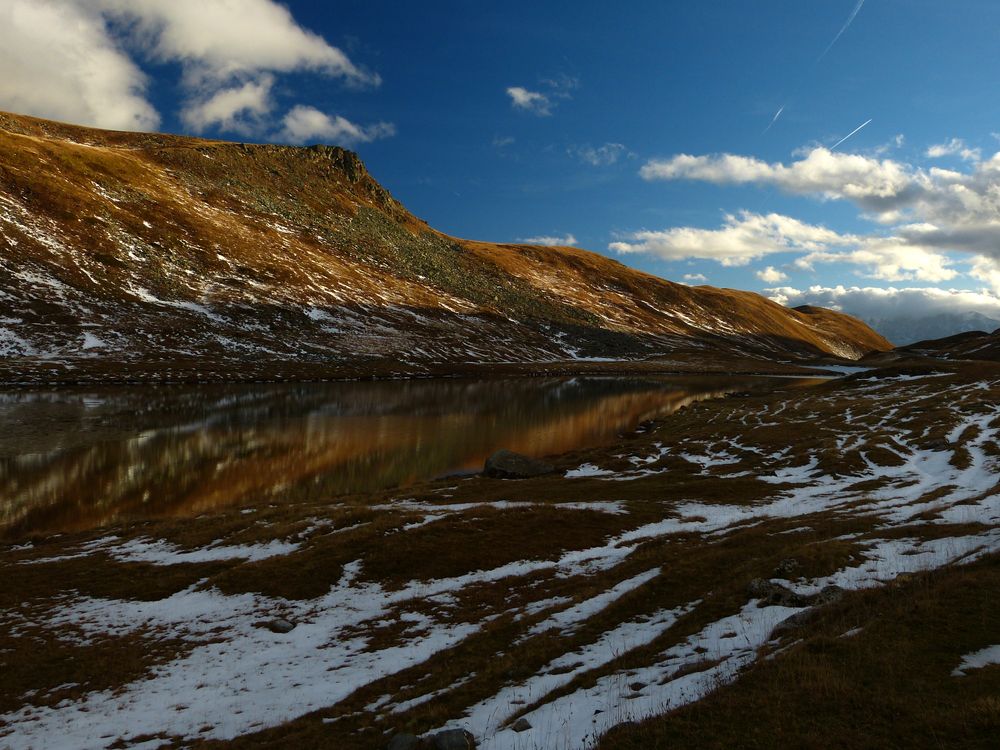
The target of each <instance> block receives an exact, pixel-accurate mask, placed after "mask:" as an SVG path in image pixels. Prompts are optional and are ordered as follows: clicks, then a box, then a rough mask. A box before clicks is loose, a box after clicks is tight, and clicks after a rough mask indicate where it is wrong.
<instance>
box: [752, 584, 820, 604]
mask: <svg viewBox="0 0 1000 750" xmlns="http://www.w3.org/2000/svg"><path fill="white" fill-rule="evenodd" d="M747 591H748V592H749V594H750V596H751V597H753V598H754V599H760V600H761V603H762V604H776V605H779V606H782V607H807V606H809V604H810V597H808V596H802V595H801V594H796V593H795V592H794V591H792V590H791V589H790V588H788V587H786V586H782V585H781V584H780V583H772V582H771V581H768V580H766V579H764V578H754V579H753V580H752V581H750V586H749V587H747Z"/></svg>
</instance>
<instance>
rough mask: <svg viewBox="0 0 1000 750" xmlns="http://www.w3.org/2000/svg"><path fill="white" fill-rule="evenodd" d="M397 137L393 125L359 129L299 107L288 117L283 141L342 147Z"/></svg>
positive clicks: (317, 111)
mask: <svg viewBox="0 0 1000 750" xmlns="http://www.w3.org/2000/svg"><path fill="white" fill-rule="evenodd" d="M395 134H396V127H395V126H394V125H393V124H392V123H388V122H379V123H375V124H373V125H368V126H363V125H356V124H355V123H353V122H351V121H350V120H348V119H346V118H344V117H341V116H340V115H333V116H331V115H328V114H326V113H325V112H321V111H320V110H318V109H316V108H315V107H308V106H305V105H302V104H300V105H298V106H296V107H293V108H292V110H291V111H290V112H289V113H288V114H287V115H285V118H284V120H283V127H282V130H281V134H280V135H281V137H282V138H283V139H284V140H287V141H289V142H291V143H307V142H310V141H323V142H325V143H333V144H336V145H338V146H353V145H355V144H358V143H370V142H371V141H375V140H378V139H380V138H388V137H390V136H393V135H395Z"/></svg>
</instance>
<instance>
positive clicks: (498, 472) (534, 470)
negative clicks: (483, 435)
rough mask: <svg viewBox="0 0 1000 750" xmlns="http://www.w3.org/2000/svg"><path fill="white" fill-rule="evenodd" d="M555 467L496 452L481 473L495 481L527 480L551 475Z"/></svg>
mask: <svg viewBox="0 0 1000 750" xmlns="http://www.w3.org/2000/svg"><path fill="white" fill-rule="evenodd" d="M554 471H555V467H554V466H551V465H550V464H547V463H545V462H544V461H539V460H538V459H535V458H529V457H528V456H522V455H521V454H520V453H514V451H509V450H498V451H497V452H496V453H494V454H493V455H492V456H490V457H489V458H487V459H486V466H485V467H484V468H483V473H484V474H486V476H488V477H493V478H495V479H527V478H529V477H540V476H542V475H543V474H552V473H553V472H554Z"/></svg>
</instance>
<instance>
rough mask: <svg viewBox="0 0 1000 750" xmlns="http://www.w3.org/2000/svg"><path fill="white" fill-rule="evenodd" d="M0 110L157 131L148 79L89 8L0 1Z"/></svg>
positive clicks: (53, 0) (49, 0)
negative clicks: (1, 72)
mask: <svg viewBox="0 0 1000 750" xmlns="http://www.w3.org/2000/svg"><path fill="white" fill-rule="evenodd" d="M0 70H3V75H2V76H0V109H6V110H10V111H14V112H21V113H24V114H32V115H36V116H38V117H47V118H52V119H56V120H66V121H70V122H75V123H79V124H82V125H92V126H95V127H102V128H112V129H119V130H152V129H155V128H156V127H157V126H158V125H159V124H160V116H159V114H158V113H157V111H156V109H155V108H154V107H153V105H152V104H151V103H150V102H149V100H148V99H147V98H146V89H147V86H148V79H147V78H146V75H145V74H144V73H143V72H142V70H141V69H140V68H139V67H138V66H137V65H136V64H135V63H134V62H133V61H132V60H131V59H130V58H129V56H128V55H127V54H125V53H124V52H123V51H122V50H121V48H120V47H119V46H118V44H117V43H116V42H115V40H114V39H112V37H111V36H110V34H109V33H108V29H107V27H106V25H105V22H104V20H103V18H101V16H100V15H98V14H97V13H95V12H93V10H91V9H90V8H88V6H87V5H85V4H83V3H77V2H65V1H63V2H60V1H58V0H7V1H6V2H4V3H2V4H0Z"/></svg>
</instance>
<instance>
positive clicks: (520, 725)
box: [510, 716, 531, 732]
mask: <svg viewBox="0 0 1000 750" xmlns="http://www.w3.org/2000/svg"><path fill="white" fill-rule="evenodd" d="M510 728H511V729H513V730H514V731H515V732H527V731H528V730H529V729H531V723H530V722H529V721H528V720H527V719H525V718H524V717H523V716H522V717H521V718H520V719H518V720H517V721H515V722H514V723H513V724H511V725H510Z"/></svg>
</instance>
